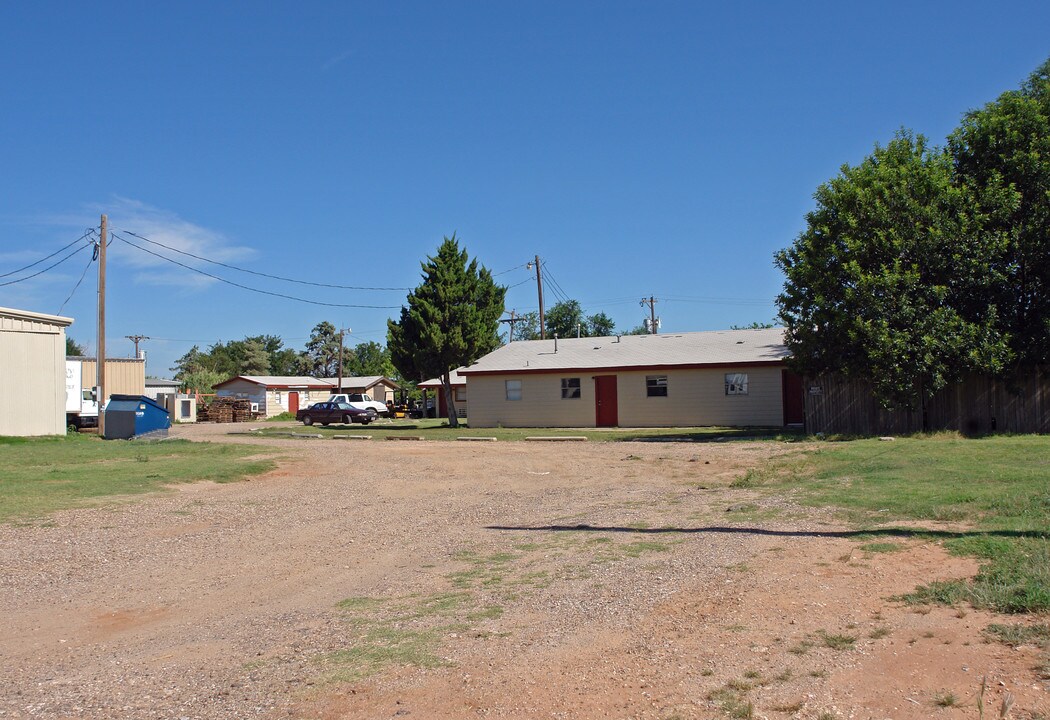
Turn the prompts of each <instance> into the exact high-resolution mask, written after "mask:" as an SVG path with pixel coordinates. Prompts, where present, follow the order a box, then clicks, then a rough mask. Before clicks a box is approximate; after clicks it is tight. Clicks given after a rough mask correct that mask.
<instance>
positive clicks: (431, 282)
mask: <svg viewBox="0 0 1050 720" xmlns="http://www.w3.org/2000/svg"><path fill="white" fill-rule="evenodd" d="M422 268H423V282H422V283H421V284H420V285H419V286H418V287H417V288H416V289H415V290H413V291H412V292H411V293H409V295H408V298H407V305H405V306H402V308H401V318H400V320H398V321H394V320H389V321H388V322H387V348H388V349H389V350H390V357H391V360H392V361H393V364H394V367H396V368H397V369H398V371H400V373H401V376H402V377H404V378H407V379H411V380H426V379H428V378H431V377H440V378H441V384H442V386H443V391H444V394H445V400H446V404H447V407H448V422H449V425H450V426H452V427H458V426H459V421H458V419H457V417H456V409H455V405H454V403H453V397H452V386H451V383H450V382H449V373H450V372H451V371H452V370H454V369H456V368H457V367H459V366H461V365H469V364H470V363H472V362H474V361H475V360H477V359H478V358H479V357H481V356H482V355H485V354H486V353H489V352H491V351H492V350H495V349H496V348H497V347H498V346H499V343H500V341H499V318H500V315H502V314H503V299H504V296H505V295H506V288H504V287H502V286H500V285H497V284H496V283H495V282H494V281H493V280H492V273H490V272H489V271H488V270H487V269H486V268H485V267H483V266H479V265H478V261H477V260H476V259H473V260H471V259H469V256H468V255H467V251H466V250H465V249H463V250H461V249H460V247H459V242H458V241H457V240H456V236H455V234H454V233H453V235H452V237H451V238H448V237H446V238H445V239H444V241H443V242H442V243H441V246H440V247H439V248H438V251H437V254H436V255H434V256H433V257H428V258H427V259H426V261H425V262H423V263H422Z"/></svg>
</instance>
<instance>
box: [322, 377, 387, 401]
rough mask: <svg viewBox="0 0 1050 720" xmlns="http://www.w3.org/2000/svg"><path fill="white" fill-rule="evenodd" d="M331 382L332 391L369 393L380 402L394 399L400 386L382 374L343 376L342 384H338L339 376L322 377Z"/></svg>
mask: <svg viewBox="0 0 1050 720" xmlns="http://www.w3.org/2000/svg"><path fill="white" fill-rule="evenodd" d="M322 379H323V380H324V381H325V382H328V383H331V385H330V387H331V388H332V392H333V393H362V394H365V395H370V396H371V397H372V399H373V400H378V401H379V402H381V403H389V402H393V401H394V396H395V395H396V393H397V391H398V390H400V389H401V386H400V385H398V384H397V383H396V382H394V381H393V380H391V379H390V378H388V377H383V376H382V375H364V376H359V377H344V378H343V384H342V385H341V386H340V385H339V378H322Z"/></svg>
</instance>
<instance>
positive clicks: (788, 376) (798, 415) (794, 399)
mask: <svg viewBox="0 0 1050 720" xmlns="http://www.w3.org/2000/svg"><path fill="white" fill-rule="evenodd" d="M780 377H781V386H782V387H783V388H784V424H785V425H801V424H802V423H804V422H805V421H806V410H805V407H804V405H803V401H804V399H805V398H804V396H803V393H804V392H805V390H804V389H803V388H802V378H800V377H799V376H798V375H796V374H795V373H793V372H791V371H790V370H782V371H781V375H780Z"/></svg>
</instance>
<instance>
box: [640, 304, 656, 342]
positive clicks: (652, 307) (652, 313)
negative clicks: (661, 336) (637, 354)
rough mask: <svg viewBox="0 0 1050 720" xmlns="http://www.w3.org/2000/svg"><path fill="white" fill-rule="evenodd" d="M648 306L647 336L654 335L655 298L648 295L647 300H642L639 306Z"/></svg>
mask: <svg viewBox="0 0 1050 720" xmlns="http://www.w3.org/2000/svg"><path fill="white" fill-rule="evenodd" d="M646 305H648V306H649V334H650V335H655V334H656V298H654V297H653V296H652V295H650V296H649V297H648V298H642V302H641V306H642V307H645V306H646Z"/></svg>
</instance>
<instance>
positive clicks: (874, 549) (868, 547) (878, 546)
mask: <svg viewBox="0 0 1050 720" xmlns="http://www.w3.org/2000/svg"><path fill="white" fill-rule="evenodd" d="M860 549H861V550H863V551H864V552H869V553H892V552H899V551H901V550H903V549H904V546H903V545H901V544H900V543H892V542H871V543H864V544H863V545H861V546H860Z"/></svg>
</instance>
